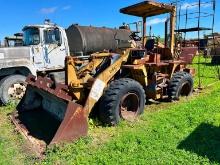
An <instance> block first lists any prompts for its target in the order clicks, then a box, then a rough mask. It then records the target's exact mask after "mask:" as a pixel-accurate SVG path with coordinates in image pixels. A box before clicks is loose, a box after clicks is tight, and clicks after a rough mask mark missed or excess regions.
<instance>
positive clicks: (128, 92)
mask: <svg viewBox="0 0 220 165" xmlns="http://www.w3.org/2000/svg"><path fill="white" fill-rule="evenodd" d="M145 100H146V99H145V91H144V89H143V87H142V86H141V84H139V83H138V82H137V81H135V80H132V79H129V78H122V79H119V80H115V81H113V82H112V83H111V84H110V85H109V87H108V88H107V89H106V90H105V92H104V95H103V96H102V98H101V100H100V104H99V118H100V120H101V121H102V122H103V123H105V124H107V125H117V124H118V123H119V122H120V120H121V119H124V120H128V121H133V120H134V119H135V118H136V117H137V116H138V115H140V114H142V113H143V111H144V106H145Z"/></svg>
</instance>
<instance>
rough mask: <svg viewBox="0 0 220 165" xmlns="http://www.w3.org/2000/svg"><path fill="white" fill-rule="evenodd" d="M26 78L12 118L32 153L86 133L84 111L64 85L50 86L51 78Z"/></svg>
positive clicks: (86, 124) (38, 152)
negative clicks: (23, 94) (20, 98)
mask: <svg viewBox="0 0 220 165" xmlns="http://www.w3.org/2000/svg"><path fill="white" fill-rule="evenodd" d="M26 81H27V83H28V85H27V90H26V93H25V96H24V97H23V98H22V100H21V101H20V103H19V104H18V106H17V111H15V112H14V113H13V114H11V119H12V122H13V123H14V124H15V126H16V129H17V130H18V131H19V132H20V133H21V134H23V135H24V137H25V138H26V139H27V140H28V141H29V142H30V144H31V146H32V148H33V150H34V151H35V153H37V154H42V153H44V151H45V149H46V147H47V146H49V145H52V144H57V143H62V142H66V141H73V140H76V139H78V138H80V137H82V136H86V135H87V132H88V122H87V115H86V113H85V111H84V110H83V107H82V106H81V105H79V104H77V103H75V102H74V101H73V100H72V99H71V96H70V95H68V93H67V87H66V86H65V85H62V84H60V85H57V86H56V88H52V81H51V80H50V79H48V78H42V77H38V78H37V79H36V78H35V77H34V76H29V77H28V78H27V80H26Z"/></svg>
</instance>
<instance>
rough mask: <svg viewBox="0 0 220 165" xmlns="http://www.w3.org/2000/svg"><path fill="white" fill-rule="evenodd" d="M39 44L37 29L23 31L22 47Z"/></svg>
mask: <svg viewBox="0 0 220 165" xmlns="http://www.w3.org/2000/svg"><path fill="white" fill-rule="evenodd" d="M39 43H40V32H39V29H37V28H27V29H24V45H25V46H28V45H38V44H39Z"/></svg>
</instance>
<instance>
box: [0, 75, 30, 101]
mask: <svg viewBox="0 0 220 165" xmlns="http://www.w3.org/2000/svg"><path fill="white" fill-rule="evenodd" d="M25 79H26V77H25V76H23V75H10V76H7V77H5V78H3V79H2V80H1V81H0V103H1V104H3V105H6V104H8V103H9V102H13V103H16V102H18V101H19V100H20V99H21V98H22V97H23V95H24V93H25V90H26V83H25Z"/></svg>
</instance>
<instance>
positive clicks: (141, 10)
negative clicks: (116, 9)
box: [120, 1, 175, 17]
mask: <svg viewBox="0 0 220 165" xmlns="http://www.w3.org/2000/svg"><path fill="white" fill-rule="evenodd" d="M174 10H175V6H172V5H167V4H164V3H158V2H152V1H144V2H141V3H137V4H135V5H131V6H128V7H125V8H122V9H121V10H120V13H123V14H128V15H133V16H138V17H152V16H155V15H160V14H165V13H170V12H172V11H174Z"/></svg>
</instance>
